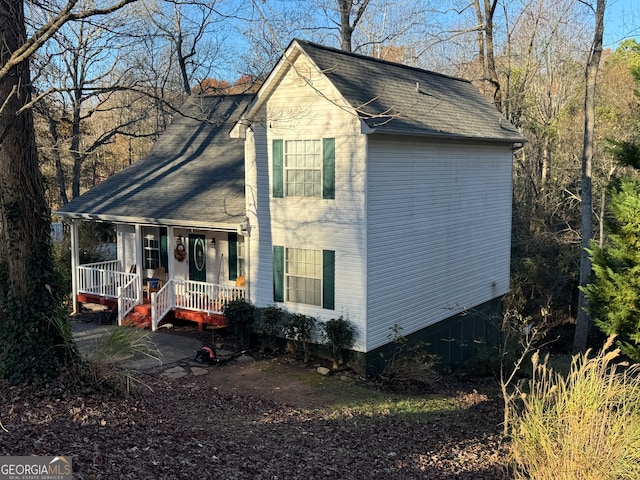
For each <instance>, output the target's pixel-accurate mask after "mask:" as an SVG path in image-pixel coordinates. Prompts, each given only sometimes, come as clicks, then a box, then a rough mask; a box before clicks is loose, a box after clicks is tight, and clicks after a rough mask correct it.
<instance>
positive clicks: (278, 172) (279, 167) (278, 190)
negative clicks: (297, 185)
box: [271, 140, 284, 198]
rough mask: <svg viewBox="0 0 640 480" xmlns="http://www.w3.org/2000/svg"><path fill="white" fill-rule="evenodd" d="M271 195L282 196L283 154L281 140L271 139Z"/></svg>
mask: <svg viewBox="0 0 640 480" xmlns="http://www.w3.org/2000/svg"><path fill="white" fill-rule="evenodd" d="M271 153H272V155H273V158H272V161H273V197H274V198H282V197H284V181H283V176H284V158H283V157H284V156H283V142H282V140H274V141H273V151H272V152H271Z"/></svg>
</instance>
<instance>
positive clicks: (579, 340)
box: [573, 0, 607, 354]
mask: <svg viewBox="0 0 640 480" xmlns="http://www.w3.org/2000/svg"><path fill="white" fill-rule="evenodd" d="M606 4H607V2H606V0H597V3H596V12H595V20H596V28H595V33H594V36H593V43H592V45H591V54H590V55H589V60H588V62H587V68H586V69H585V77H586V88H585V95H584V140H583V147H582V192H581V210H580V214H581V218H582V221H581V227H580V232H581V234H582V241H581V244H580V280H579V286H580V293H579V296H578V316H577V319H576V332H575V335H574V338H573V353H574V354H576V353H580V352H584V351H585V350H586V349H587V338H588V336H589V329H590V326H591V316H590V315H589V313H588V311H587V309H588V306H589V305H588V300H587V297H586V296H585V294H584V292H583V289H584V287H585V286H586V285H587V284H588V283H589V280H590V278H591V260H590V259H589V254H588V252H587V249H588V248H589V243H590V241H591V237H592V232H593V198H592V185H591V163H592V160H593V142H594V124H595V99H596V84H597V76H598V67H599V66H600V57H601V56H602V36H603V33H604V11H605V7H606Z"/></svg>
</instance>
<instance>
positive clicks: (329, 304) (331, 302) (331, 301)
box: [322, 250, 336, 310]
mask: <svg viewBox="0 0 640 480" xmlns="http://www.w3.org/2000/svg"><path fill="white" fill-rule="evenodd" d="M335 303H336V252H334V251H333V250H323V251H322V308H327V309H329V310H334V309H335V308H336V307H335Z"/></svg>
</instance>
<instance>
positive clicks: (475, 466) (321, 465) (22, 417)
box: [0, 358, 507, 480]
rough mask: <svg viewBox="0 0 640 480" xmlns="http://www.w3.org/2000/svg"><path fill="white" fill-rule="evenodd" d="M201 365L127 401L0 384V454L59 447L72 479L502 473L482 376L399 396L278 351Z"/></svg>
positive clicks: (488, 389) (494, 413) (491, 390)
mask: <svg viewBox="0 0 640 480" xmlns="http://www.w3.org/2000/svg"><path fill="white" fill-rule="evenodd" d="M208 368H209V370H210V371H209V373H208V374H206V375H202V376H188V377H185V378H183V379H179V380H167V379H163V378H159V377H147V378H145V381H146V382H147V383H148V385H149V386H150V387H151V388H152V389H153V392H147V393H145V394H144V395H142V396H138V397H137V398H129V399H123V398H109V397H105V396H96V395H89V394H87V395H73V396H70V397H68V398H61V399H60V398H57V399H56V398H49V397H41V396H40V397H38V396H34V395H33V394H30V393H28V391H27V390H24V389H19V388H13V387H9V386H7V385H0V392H1V393H0V397H1V398H0V405H1V406H0V419H1V420H2V422H3V423H4V425H5V427H7V429H8V430H9V433H4V432H0V455H36V454H37V455H68V456H71V457H73V469H74V478H79V479H94V478H95V479H107V478H109V479H114V478H118V479H121V478H122V479H123V478H135V479H146V478H150V479H151V478H162V479H174V478H175V479H183V478H184V479H195V478H212V479H213V478H215V479H229V480H233V479H249V478H251V479H265V480H266V479H305V480H314V479H320V478H331V479H337V478H340V479H342V478H344V479H367V480H371V479H385V480H388V479H404V478H406V479H414V478H415V479H418V478H420V479H491V480H497V479H501V478H507V477H506V475H505V473H504V469H503V466H502V464H501V458H504V457H503V456H502V457H501V455H504V452H502V453H501V452H500V446H499V441H500V431H501V429H500V425H499V423H500V421H501V419H502V413H501V406H500V405H501V404H500V401H499V398H498V397H497V395H496V389H495V386H494V385H492V384H491V383H490V382H488V381H484V380H468V381H465V382H461V381H453V380H451V379H445V380H444V381H443V384H442V385H441V391H440V392H436V393H433V394H429V395H415V396H408V395H400V394H391V393H385V392H381V391H378V390H375V389H372V388H369V387H366V386H364V385H361V384H360V383H359V382H358V381H357V379H355V378H354V377H351V376H343V377H342V378H340V376H339V375H336V376H332V377H322V376H320V375H318V374H317V373H315V372H314V371H313V368H312V367H309V368H307V367H304V366H301V365H299V364H297V363H295V362H288V361H287V360H286V359H285V358H281V359H276V360H261V361H257V362H253V363H241V362H240V363H236V362H234V363H230V364H227V365H223V366H213V367H208Z"/></svg>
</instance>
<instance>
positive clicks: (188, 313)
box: [78, 293, 228, 330]
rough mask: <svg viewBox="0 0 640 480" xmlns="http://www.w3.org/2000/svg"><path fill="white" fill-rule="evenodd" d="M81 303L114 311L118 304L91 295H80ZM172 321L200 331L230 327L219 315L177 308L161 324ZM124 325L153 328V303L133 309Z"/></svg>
mask: <svg viewBox="0 0 640 480" xmlns="http://www.w3.org/2000/svg"><path fill="white" fill-rule="evenodd" d="M78 301H79V302H80V303H95V304H97V305H105V306H106V307H107V308H108V309H109V310H111V311H114V310H115V309H116V308H117V306H118V302H117V300H116V299H114V298H108V297H102V296H99V295H91V294H87V293H81V294H78ZM172 320H186V321H189V322H193V323H196V324H197V325H198V329H199V330H204V329H205V326H206V325H209V326H211V327H213V328H226V327H227V326H228V324H227V319H226V317H225V316H224V315H222V314H219V313H209V314H208V313H206V312H197V311H193V310H187V309H183V308H176V309H174V310H171V311H170V312H169V314H168V315H167V316H166V317H165V318H164V319H163V320H162V322H160V325H162V324H163V323H167V322H170V321H172ZM122 324H123V325H129V326H135V327H137V328H149V329H150V328H151V303H150V302H145V303H143V304H141V305H136V306H135V307H133V311H132V312H131V313H129V315H127V316H126V317H125V319H124V321H123V323H122Z"/></svg>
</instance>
